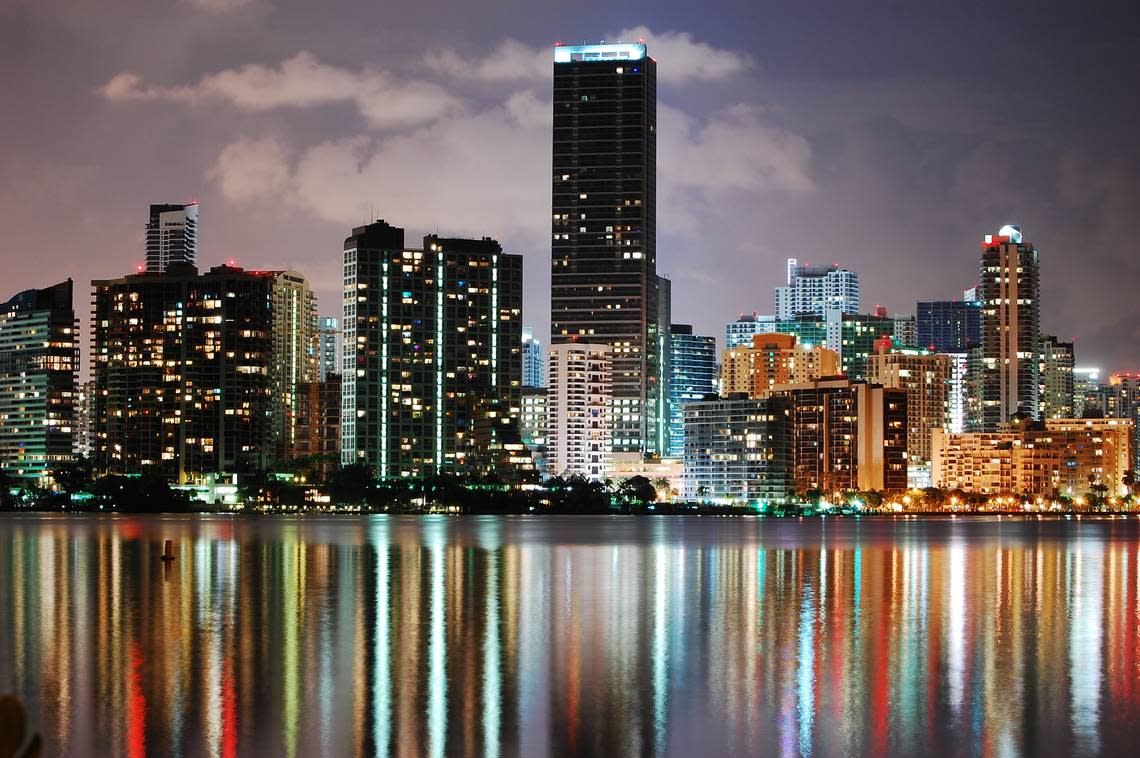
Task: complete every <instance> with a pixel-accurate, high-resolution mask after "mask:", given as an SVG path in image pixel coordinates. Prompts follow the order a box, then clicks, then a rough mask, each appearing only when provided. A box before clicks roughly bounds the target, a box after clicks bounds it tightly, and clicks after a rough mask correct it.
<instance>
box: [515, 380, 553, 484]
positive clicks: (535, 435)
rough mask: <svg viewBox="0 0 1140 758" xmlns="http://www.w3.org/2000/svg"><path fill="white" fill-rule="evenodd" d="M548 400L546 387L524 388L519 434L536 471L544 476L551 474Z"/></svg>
mask: <svg viewBox="0 0 1140 758" xmlns="http://www.w3.org/2000/svg"><path fill="white" fill-rule="evenodd" d="M546 398H547V391H546V388H545V387H525V386H524V387H523V388H522V409H521V411H520V415H519V434H520V435H521V436H522V441H523V444H524V445H526V447H527V450H529V451H530V454H531V458H532V459H533V460H534V467H535V469H537V470H538V472H539V474H542V475H549V474H550V466H549V461H548V460H547V456H546V432H547V427H548V426H549V415H548V412H547V407H546Z"/></svg>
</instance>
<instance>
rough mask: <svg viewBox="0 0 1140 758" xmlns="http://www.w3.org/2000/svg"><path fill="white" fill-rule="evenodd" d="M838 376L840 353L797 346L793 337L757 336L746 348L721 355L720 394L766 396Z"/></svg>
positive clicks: (807, 346)
mask: <svg viewBox="0 0 1140 758" xmlns="http://www.w3.org/2000/svg"><path fill="white" fill-rule="evenodd" d="M838 375H839V354H838V353H836V352H835V351H834V350H830V349H828V348H826V347H824V346H823V345H818V344H817V345H809V344H806V343H805V344H796V337H795V335H793V334H758V335H756V336H755V337H753V338H752V344H751V345H750V346H747V347H743V346H742V347H734V348H732V349H731V350H725V351H724V352H723V353H722V354H721V363H720V394H721V395H722V396H725V397H728V396H730V395H746V396H748V397H750V398H759V397H767V396H768V394H769V393H770V392H771V391H772V389H773V388H774V387H778V386H780V385H783V384H800V383H802V382H810V381H812V380H814V379H819V378H821V377H825V376H838Z"/></svg>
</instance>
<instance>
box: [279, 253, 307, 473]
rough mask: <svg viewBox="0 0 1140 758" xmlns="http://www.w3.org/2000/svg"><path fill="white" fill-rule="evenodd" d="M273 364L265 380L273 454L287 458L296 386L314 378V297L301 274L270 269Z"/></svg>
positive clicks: (292, 435) (290, 439)
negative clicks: (269, 396)
mask: <svg viewBox="0 0 1140 758" xmlns="http://www.w3.org/2000/svg"><path fill="white" fill-rule="evenodd" d="M272 275H273V278H274V280H273V306H272V307H273V356H274V359H273V363H272V364H271V365H270V367H269V382H270V386H271V391H272V393H273V403H272V406H271V414H272V424H273V438H274V442H273V456H274V457H275V458H277V459H283V458H287V457H288V451H289V450H291V449H292V448H293V445H294V441H295V440H294V438H295V436H296V428H295V427H296V416H297V402H298V400H297V386H298V385H299V384H306V383H309V382H312V381H314V380H316V379H317V376H318V347H319V344H318V327H317V296H316V294H314V292H313V290H312V289H311V288H310V287H309V282H308V280H307V279H306V278H305V277H304V275H302V274H300V273H298V272H296V271H274V272H272Z"/></svg>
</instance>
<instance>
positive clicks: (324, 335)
mask: <svg viewBox="0 0 1140 758" xmlns="http://www.w3.org/2000/svg"><path fill="white" fill-rule="evenodd" d="M343 363H344V344H343V341H342V340H341V333H340V319H339V318H338V317H336V316H322V317H321V319H320V321H319V322H318V324H317V379H319V380H320V381H322V382H323V381H325V380H326V379H328V378H329V376H331V375H332V374H340V373H341V371H342V370H343V366H342V364H343Z"/></svg>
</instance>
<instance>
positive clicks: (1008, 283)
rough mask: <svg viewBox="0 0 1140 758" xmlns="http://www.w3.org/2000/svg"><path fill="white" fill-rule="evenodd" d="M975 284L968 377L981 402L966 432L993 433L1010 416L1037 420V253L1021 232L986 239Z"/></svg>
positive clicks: (1014, 229) (1008, 230)
mask: <svg viewBox="0 0 1140 758" xmlns="http://www.w3.org/2000/svg"><path fill="white" fill-rule="evenodd" d="M979 279H980V284H979V285H978V288H977V293H978V300H980V301H981V303H982V312H981V318H980V325H981V341H980V345H979V348H978V349H977V350H976V351H975V353H973V361H974V364H975V365H974V367H973V368H972V369H971V373H973V374H974V376H975V379H974V381H973V382H972V384H973V388H974V391H975V392H976V393H977V397H978V398H979V401H980V402H979V403H978V405H977V407H976V408H974V409H973V412H972V414H971V416H972V417H971V418H970V419H969V421H968V425H967V428H968V429H969V430H970V431H979V432H992V431H996V430H997V427H998V425H999V424H1001V423H1003V422H1005V421H1006V419H1008V418H1010V417H1011V416H1012V415H1013V414H1015V413H1024V414H1026V415H1028V416H1030V417H1033V418H1035V417H1037V415H1038V413H1039V406H1040V400H1039V393H1040V386H1039V382H1038V379H1039V370H1038V369H1039V366H1038V359H1037V351H1038V350H1039V348H1040V345H1039V331H1038V319H1039V311H1040V303H1039V299H1040V292H1039V289H1040V288H1039V268H1038V253H1037V249H1036V248H1035V247H1033V245H1031V244H1030V243H1028V242H1025V241H1024V240H1023V238H1022V234H1021V229H1020V227H1017V226H1003V227H1002V228H1001V230H1000V231H999V232H998V233H997V234H987V235H986V237H985V240H984V241H983V242H982V257H981V263H980V266H979Z"/></svg>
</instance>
